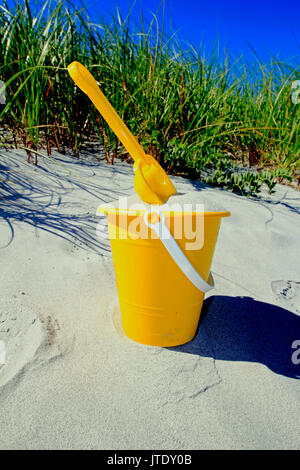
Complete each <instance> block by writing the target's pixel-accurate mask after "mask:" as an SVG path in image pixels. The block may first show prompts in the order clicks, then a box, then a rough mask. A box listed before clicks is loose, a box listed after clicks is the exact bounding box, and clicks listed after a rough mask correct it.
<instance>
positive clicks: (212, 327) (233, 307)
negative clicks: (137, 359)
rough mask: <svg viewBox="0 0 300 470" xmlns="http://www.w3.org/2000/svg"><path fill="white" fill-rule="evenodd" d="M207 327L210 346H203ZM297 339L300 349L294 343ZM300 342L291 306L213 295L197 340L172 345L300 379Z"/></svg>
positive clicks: (299, 324) (298, 320) (297, 321)
mask: <svg viewBox="0 0 300 470" xmlns="http://www.w3.org/2000/svg"><path fill="white" fill-rule="evenodd" d="M203 328H204V330H205V332H206V333H207V335H208V337H209V342H210V345H211V347H210V348H209V349H208V348H207V347H205V346H202V343H203V330H202V329H203ZM296 340H298V341H299V342H298V346H297V349H298V351H299V352H298V351H297V349H296V348H295V345H294V348H293V347H292V344H293V343H294V342H295V341H296ZM299 344H300V317H299V316H297V315H296V314H294V313H292V312H290V311H289V310H285V309H283V308H281V307H277V306H275V305H271V304H268V303H265V302H260V301H257V300H254V299H252V298H250V297H229V296H211V297H209V298H208V299H207V300H205V301H204V303H203V308H202V313H201V320H200V323H199V327H198V332H197V334H196V336H195V338H194V340H193V341H190V342H189V343H186V344H184V345H182V346H177V347H174V348H169V349H172V350H174V351H178V352H184V353H191V354H195V353H198V354H199V355H201V356H213V357H214V359H220V360H223V361H246V362H257V363H260V364H264V365H265V366H267V367H268V368H269V369H270V370H272V371H273V372H275V373H276V374H280V375H284V376H286V377H290V378H294V379H300V363H299V364H297V363H296V362H298V361H299V360H300V346H299ZM297 359H298V360H297Z"/></svg>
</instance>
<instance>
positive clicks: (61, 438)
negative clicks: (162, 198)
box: [0, 150, 300, 450]
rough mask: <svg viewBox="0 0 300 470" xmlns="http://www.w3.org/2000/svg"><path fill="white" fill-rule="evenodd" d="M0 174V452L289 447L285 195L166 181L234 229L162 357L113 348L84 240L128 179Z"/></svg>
mask: <svg viewBox="0 0 300 470" xmlns="http://www.w3.org/2000/svg"><path fill="white" fill-rule="evenodd" d="M0 162H1V163H0V179H1V181H0V247H1V248H0V263H1V274H0V275H1V279H0V344H1V348H0V363H1V364H0V448H1V449H116V450H117V449H161V450H166V449H178V450H180V449H299V448H300V411H299V410H300V407H299V404H300V381H299V380H298V379H299V378H300V364H297V362H298V360H300V267H299V234H300V217H299V213H300V194H299V192H296V191H295V190H293V189H290V188H287V187H284V186H279V187H278V189H277V192H276V194H275V195H272V196H268V195H267V194H266V193H264V194H263V195H262V197H260V198H259V199H256V200H255V199H252V198H251V199H250V198H246V197H240V196H237V195H233V194H231V193H230V192H226V191H223V190H218V189H212V188H209V187H205V186H204V185H200V184H195V183H193V182H191V181H188V180H184V179H182V178H173V182H174V184H175V185H176V187H177V190H178V191H180V192H182V193H186V192H189V191H192V190H197V191H199V197H200V199H201V197H203V196H204V195H205V198H206V200H208V199H210V200H211V201H213V203H214V204H215V205H216V206H218V207H222V208H223V207H224V208H225V209H227V210H230V211H231V214H232V215H231V217H230V218H227V219H224V220H223V221H222V226H221V230H220V235H219V240H218V244H217V248H216V251H215V256H214V260H213V266H212V272H213V275H214V278H215V284H216V287H215V289H214V290H213V291H211V292H210V293H209V294H208V295H207V298H206V300H205V303H204V307H203V312H202V321H201V323H200V327H199V330H198V333H197V336H196V338H195V339H194V340H193V341H191V342H190V343H188V344H186V345H183V346H180V347H175V348H169V349H163V348H155V347H150V346H149V347H148V346H142V345H139V344H137V343H134V342H133V341H131V340H129V339H127V338H126V336H125V335H124V333H123V331H122V326H121V323H120V318H119V310H118V301H117V292H116V287H115V279H114V271H113V264H112V259H111V253H110V249H109V241H108V240H107V239H105V237H103V238H102V239H101V240H100V239H99V238H98V237H97V236H96V226H97V224H98V222H99V220H102V222H103V220H104V219H101V218H99V217H97V216H96V210H97V207H98V205H99V204H101V203H104V202H108V201H110V200H111V199H116V198H117V197H118V196H124V195H132V194H133V193H134V189H133V172H132V169H131V167H130V166H129V165H127V164H122V163H120V162H118V163H117V164H116V165H114V166H108V165H107V164H106V163H104V162H101V163H100V164H98V163H97V162H96V160H95V158H94V157H93V156H91V155H90V156H88V155H86V156H85V157H81V159H80V160H76V159H73V158H71V157H69V156H61V155H56V156H53V157H52V158H51V159H49V158H46V157H45V158H40V164H39V166H38V167H34V166H33V165H29V164H27V163H26V157H25V154H24V152H22V151H12V150H11V151H4V150H1V151H0ZM201 191H202V193H201ZM200 202H201V201H200ZM102 226H103V223H102ZM297 341H298V342H297ZM297 345H298V346H297ZM293 346H294V348H293ZM3 348H5V351H4V349H3ZM297 348H299V353H297ZM1 361H2V362H1Z"/></svg>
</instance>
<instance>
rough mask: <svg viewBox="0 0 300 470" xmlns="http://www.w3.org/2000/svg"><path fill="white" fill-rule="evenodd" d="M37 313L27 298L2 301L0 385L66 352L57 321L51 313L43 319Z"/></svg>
mask: <svg viewBox="0 0 300 470" xmlns="http://www.w3.org/2000/svg"><path fill="white" fill-rule="evenodd" d="M36 312H37V309H36V308H34V307H33V306H29V305H26V304H24V301H22V303H21V302H18V301H17V300H14V299H11V300H10V301H4V300H2V301H0V344H1V351H2V353H1V358H0V359H2V360H1V364H0V388H1V387H3V386H5V385H7V384H8V383H11V384H13V383H16V382H17V380H18V378H19V377H20V376H21V375H22V373H23V372H24V371H25V370H28V369H32V368H35V367H37V366H39V365H41V364H44V363H45V362H48V361H49V360H50V359H52V358H54V357H58V356H61V355H62V354H64V353H65V352H66V349H67V348H66V344H61V341H60V340H59V338H57V335H58V331H59V325H58V323H57V321H55V320H53V319H52V317H51V316H50V315H48V317H46V318H45V320H43V319H41V318H40V317H39V315H37V313H36Z"/></svg>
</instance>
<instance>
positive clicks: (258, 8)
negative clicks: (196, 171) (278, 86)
mask: <svg viewBox="0 0 300 470" xmlns="http://www.w3.org/2000/svg"><path fill="white" fill-rule="evenodd" d="M29 1H30V4H31V5H32V6H34V5H38V4H39V5H40V4H43V3H44V0H29ZM73 1H74V3H76V4H77V5H80V4H81V5H84V6H85V7H86V8H87V10H88V11H89V13H90V15H91V17H92V18H93V17H94V16H95V12H96V11H98V12H99V13H100V14H101V15H102V16H103V17H104V18H106V19H108V18H109V16H110V15H109V14H110V12H114V13H115V12H116V10H117V7H119V9H120V12H121V14H122V16H123V17H126V15H127V13H128V11H129V9H130V7H132V5H133V4H134V6H133V8H132V16H133V17H134V18H135V19H136V20H137V22H139V21H140V12H141V11H143V14H144V16H145V18H148V20H150V19H151V18H152V16H151V12H157V11H158V10H159V11H158V18H159V20H160V23H162V12H163V7H162V6H163V0H136V1H134V0H72V3H73ZM12 2H13V0H8V3H9V4H11V3H12ZM0 3H2V1H1V0H0ZM52 3H55V0H53V1H52ZM165 29H166V30H169V31H172V32H174V31H176V30H178V35H179V36H180V38H181V39H183V40H185V41H187V42H190V43H192V44H193V46H195V47H196V48H199V46H200V43H201V42H202V44H203V46H204V49H205V51H206V52H207V53H210V52H211V51H212V48H213V44H214V41H215V39H216V37H217V34H218V38H219V44H220V51H221V52H222V50H224V47H225V48H227V49H228V50H229V51H230V53H231V55H233V57H234V58H236V57H239V56H240V55H241V54H242V55H243V56H244V57H245V58H247V59H249V58H253V54H252V53H251V49H250V47H249V45H248V43H250V44H251V46H252V47H253V48H254V49H255V51H256V53H257V54H258V56H259V58H260V59H261V60H262V61H263V62H268V61H269V59H270V57H271V54H273V55H274V56H275V57H276V58H277V59H282V60H291V59H293V63H294V64H297V65H299V63H300V0H282V1H278V0H273V1H271V0H206V1H204V0H165Z"/></svg>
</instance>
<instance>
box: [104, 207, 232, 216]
mask: <svg viewBox="0 0 300 470" xmlns="http://www.w3.org/2000/svg"><path fill="white" fill-rule="evenodd" d="M158 207H159V206H158ZM99 212H101V213H103V214H106V215H116V214H123V215H124V214H127V215H131V216H133V215H135V216H144V215H145V212H146V209H120V208H119V207H103V206H102V207H101V206H99V207H98V209H97V213H99ZM162 212H163V214H164V215H165V216H167V217H168V216H169V215H170V214H172V215H174V216H181V215H182V214H185V215H193V214H204V215H205V216H206V217H214V216H217V217H230V216H231V212H230V211H214V212H213V211H207V212H206V211H204V212H203V211H171V210H170V211H168V210H164V211H162Z"/></svg>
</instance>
